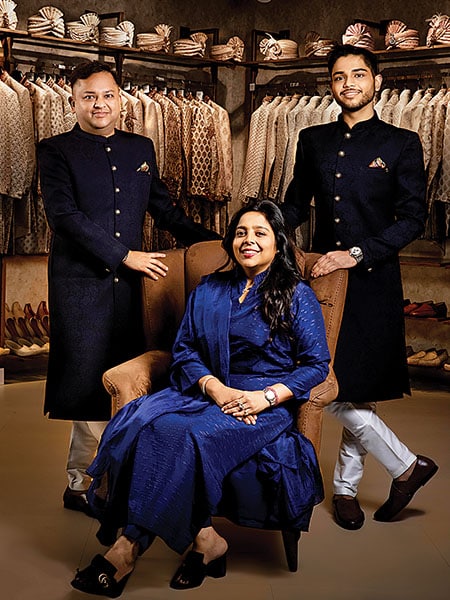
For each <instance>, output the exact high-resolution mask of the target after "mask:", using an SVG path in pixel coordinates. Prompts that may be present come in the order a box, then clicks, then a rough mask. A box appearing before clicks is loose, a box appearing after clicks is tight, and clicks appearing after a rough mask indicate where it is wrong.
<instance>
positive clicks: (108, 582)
mask: <svg viewBox="0 0 450 600" xmlns="http://www.w3.org/2000/svg"><path fill="white" fill-rule="evenodd" d="M116 572H117V569H116V567H115V566H114V565H113V564H111V563H110V562H109V560H106V558H105V557H104V556H102V555H101V554H97V555H96V556H94V558H93V559H92V562H91V564H90V565H89V566H87V567H86V568H85V569H83V570H81V571H77V574H76V575H75V579H73V580H72V581H71V582H70V584H71V586H72V587H73V588H75V589H76V590H80V591H81V592H85V593H86V594H95V595H96V596H107V597H108V598H118V597H119V596H120V595H121V593H122V592H123V589H124V587H125V584H126V582H127V581H128V578H129V577H130V575H131V573H128V575H125V577H122V579H121V580H120V581H116V580H115V579H114V574H115V573H116Z"/></svg>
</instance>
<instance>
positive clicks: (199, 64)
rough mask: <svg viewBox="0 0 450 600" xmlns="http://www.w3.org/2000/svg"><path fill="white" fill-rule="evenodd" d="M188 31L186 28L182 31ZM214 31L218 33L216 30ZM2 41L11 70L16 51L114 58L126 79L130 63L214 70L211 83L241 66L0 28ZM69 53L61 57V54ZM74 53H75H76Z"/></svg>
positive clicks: (48, 56) (57, 56)
mask: <svg viewBox="0 0 450 600" xmlns="http://www.w3.org/2000/svg"><path fill="white" fill-rule="evenodd" d="M182 31H183V32H184V31H186V28H182ZM214 31H215V30H214ZM0 38H1V40H2V45H3V53H4V66H5V69H6V70H8V69H9V68H10V65H11V63H12V61H13V48H17V49H20V50H21V51H24V50H25V51H27V50H28V52H31V53H32V54H33V56H34V57H39V58H43V59H44V58H45V59H47V60H48V59H50V60H51V59H55V60H56V59H58V61H59V62H61V61H62V59H63V58H73V57H74V56H75V55H76V54H79V53H82V54H88V55H91V56H98V57H111V58H113V60H114V62H115V67H116V71H117V74H118V76H119V79H122V76H123V66H124V62H125V61H127V60H133V61H139V62H142V63H147V64H150V63H151V64H154V65H158V66H161V67H167V66H173V67H175V66H176V67H181V68H190V69H205V68H208V69H210V70H211V82H212V83H213V84H214V85H216V84H217V69H218V68H219V67H235V66H236V65H238V64H240V63H236V62H235V61H231V60H230V61H221V60H215V59H211V58H205V57H195V56H191V57H190V56H183V55H180V54H173V53H166V52H150V51H148V50H142V49H140V48H135V47H128V46H112V45H109V44H93V43H87V42H80V41H78V40H72V39H69V38H57V37H55V36H52V35H31V34H30V33H28V32H27V31H21V30H11V29H5V28H0ZM62 51H63V52H66V55H65V56H64V55H62V54H61V52H62ZM74 53H75V54H74Z"/></svg>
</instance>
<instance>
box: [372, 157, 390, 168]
mask: <svg viewBox="0 0 450 600" xmlns="http://www.w3.org/2000/svg"><path fill="white" fill-rule="evenodd" d="M369 168H370V169H386V163H385V162H384V160H383V159H382V158H381V157H380V156H377V158H374V159H373V161H372V162H371V163H370V165H369Z"/></svg>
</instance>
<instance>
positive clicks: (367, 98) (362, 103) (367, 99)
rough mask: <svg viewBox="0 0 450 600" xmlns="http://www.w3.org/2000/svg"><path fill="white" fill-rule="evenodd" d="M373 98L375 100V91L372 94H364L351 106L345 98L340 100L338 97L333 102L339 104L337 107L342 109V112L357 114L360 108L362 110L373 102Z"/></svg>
mask: <svg viewBox="0 0 450 600" xmlns="http://www.w3.org/2000/svg"><path fill="white" fill-rule="evenodd" d="M374 98H375V91H373V92H372V93H371V92H366V93H364V94H363V95H362V96H361V98H360V100H359V102H358V103H357V104H351V103H350V102H348V101H347V100H346V99H345V98H344V99H342V98H341V97H340V96H338V97H337V98H335V100H336V102H337V103H338V104H339V106H340V107H341V108H343V109H344V110H346V111H347V112H358V110H361V108H364V107H366V106H367V105H369V104H370V103H371V102H373V101H374Z"/></svg>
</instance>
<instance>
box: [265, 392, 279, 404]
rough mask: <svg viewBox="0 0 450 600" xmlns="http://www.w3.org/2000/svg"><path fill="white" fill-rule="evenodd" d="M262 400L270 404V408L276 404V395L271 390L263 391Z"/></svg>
mask: <svg viewBox="0 0 450 600" xmlns="http://www.w3.org/2000/svg"><path fill="white" fill-rule="evenodd" d="M264 398H265V399H266V400H267V402H268V403H269V404H270V406H275V405H276V403H277V395H276V394H275V392H274V391H273V390H272V389H271V388H265V389H264Z"/></svg>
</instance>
